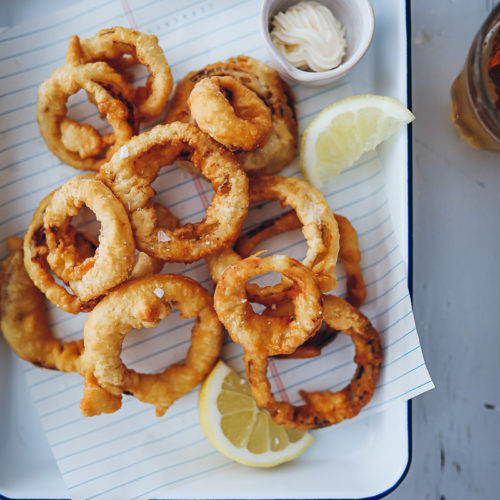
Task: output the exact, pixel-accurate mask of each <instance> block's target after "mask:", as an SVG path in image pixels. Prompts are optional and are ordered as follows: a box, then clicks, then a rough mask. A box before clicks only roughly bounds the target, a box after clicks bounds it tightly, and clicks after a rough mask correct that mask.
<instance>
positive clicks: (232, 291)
mask: <svg viewBox="0 0 500 500" xmlns="http://www.w3.org/2000/svg"><path fill="white" fill-rule="evenodd" d="M273 271H274V272H278V273H282V274H283V275H284V276H286V277H287V278H288V279H289V280H291V282H292V283H293V288H294V293H293V294H292V301H293V304H294V306H295V310H294V317H292V316H280V317H271V316H267V315H259V314H256V313H255V312H254V311H253V309H252V306H251V304H250V301H249V300H248V297H247V293H246V287H245V285H246V284H247V282H248V280H249V279H251V278H253V277H255V276H259V275H263V274H266V273H269V272H273ZM214 304H215V310H216V311H217V314H218V316H219V318H220V320H221V321H222V323H223V324H224V326H225V327H226V330H227V331H228V333H229V335H230V336H231V338H232V339H233V340H234V341H235V342H238V343H239V344H241V345H243V346H244V348H245V351H249V352H254V351H255V352H257V353H261V354H262V353H265V355H266V356H272V355H275V354H289V353H292V352H294V351H295V350H296V349H297V347H299V346H300V345H302V344H303V343H304V342H305V341H306V340H307V339H308V338H310V337H311V336H312V335H314V333H315V332H316V331H317V330H318V328H319V327H320V326H321V322H322V312H323V311H322V307H323V305H322V300H321V291H320V289H319V284H318V281H317V279H316V276H315V275H314V274H313V273H312V272H311V270H310V269H309V268H307V267H305V266H304V265H302V264H301V263H300V262H298V261H297V260H295V259H292V258H291V257H288V256H286V255H273V256H271V257H264V258H259V257H258V255H253V256H251V257H248V258H246V259H243V260H240V261H239V262H237V263H236V264H233V265H232V266H230V267H228V268H227V269H226V270H225V271H224V273H223V274H222V276H221V278H220V280H219V282H218V283H217V287H216V289H215V295H214Z"/></svg>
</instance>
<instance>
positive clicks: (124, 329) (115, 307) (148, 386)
mask: <svg viewBox="0 0 500 500" xmlns="http://www.w3.org/2000/svg"><path fill="white" fill-rule="evenodd" d="M170 302H172V304H173V305H175V307H178V308H179V309H180V311H181V317H182V318H192V317H195V318H196V322H195V324H194V326H193V329H192V332H191V346H190V348H189V350H188V353H187V356H186V359H185V361H184V362H183V363H176V364H174V365H171V366H170V367H168V368H166V369H165V370H164V371H162V372H160V373H154V374H144V373H138V372H136V371H134V370H132V369H130V368H127V367H126V366H125V365H124V364H123V362H122V361H121V358H120V353H121V348H122V342H123V338H124V336H125V335H126V334H127V333H129V332H130V331H131V330H132V329H133V328H142V327H146V328H149V327H153V326H156V325H157V324H158V323H159V322H160V321H161V320H162V319H163V318H165V317H166V316H168V315H169V314H170V311H171V309H172V308H171V305H170ZM222 337H223V328H222V325H221V324H220V322H219V320H218V318H217V314H216V313H215V310H214V308H213V298H212V296H211V295H210V294H209V293H208V292H207V291H206V290H205V289H204V288H203V287H202V286H201V285H199V284H198V283H196V282H195V281H193V280H192V279H190V278H188V277H186V276H179V275H172V274H157V275H150V276H146V277H144V278H141V279H137V280H134V281H130V282H128V283H125V284H123V285H121V286H120V287H118V288H116V289H115V290H113V291H112V292H110V293H109V294H108V295H107V296H106V297H105V298H104V299H103V300H102V301H101V302H100V303H99V304H98V305H97V306H96V307H95V309H94V310H93V311H92V313H91V314H90V315H89V317H88V319H87V322H86V323H85V328H84V340H85V352H84V354H83V357H82V364H83V370H84V373H85V389H84V395H83V399H82V401H81V404H80V408H81V410H82V412H83V414H84V415H87V416H89V415H95V414H98V413H99V408H100V401H99V399H100V398H97V401H95V400H94V391H95V390H96V384H98V387H101V388H103V389H104V390H106V391H108V392H110V393H111V394H114V395H115V396H117V397H120V395H121V394H122V393H123V392H125V393H130V394H132V395H134V396H135V397H136V398H138V399H139V400H141V401H143V402H145V403H150V404H153V405H155V406H156V415H157V416H162V415H163V414H164V413H165V411H166V410H167V409H168V408H169V406H170V405H171V404H172V403H173V402H174V401H176V400H177V399H179V398H180V397H181V396H183V395H185V394H187V393H188V392H189V391H190V390H192V389H194V387H196V386H197V385H198V384H199V383H200V382H201V381H202V380H203V378H204V377H205V375H207V373H209V372H210V370H211V369H212V368H213V366H214V364H215V363H216V361H217V359H218V357H219V353H220V349H221V346H222ZM93 377H95V378H93Z"/></svg>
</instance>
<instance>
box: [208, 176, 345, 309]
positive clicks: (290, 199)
mask: <svg viewBox="0 0 500 500" xmlns="http://www.w3.org/2000/svg"><path fill="white" fill-rule="evenodd" d="M249 194H250V203H252V204H253V203H258V202H260V201H263V200H269V199H271V200H277V201H279V202H280V203H281V205H282V206H290V207H291V208H293V209H294V211H295V212H296V214H297V217H298V219H299V220H300V222H301V225H302V232H303V234H304V237H305V239H306V241H307V244H308V248H307V253H306V257H305V258H304V260H303V261H302V263H303V264H304V265H305V266H307V267H309V268H311V269H312V271H313V272H314V273H315V274H316V276H317V278H318V280H319V283H320V286H321V290H322V291H323V292H327V291H330V290H333V289H334V288H335V287H336V286H337V281H336V278H335V267H336V264H337V256H338V253H339V238H340V237H339V230H338V226H337V222H336V220H335V217H334V216H333V213H332V211H331V209H330V206H329V205H328V203H327V201H326V200H325V197H324V196H323V194H322V193H320V192H319V191H318V190H317V189H314V188H313V187H312V186H311V185H310V184H308V183H307V182H304V181H301V180H299V179H296V178H294V177H276V176H258V177H252V178H251V180H250V184H249ZM240 258H241V257H240V256H239V255H238V254H237V253H236V252H235V251H234V250H232V248H225V249H223V250H222V251H221V252H219V253H217V254H214V255H210V256H208V257H207V258H206V261H207V266H208V270H209V272H210V276H211V277H212V279H213V280H214V282H215V283H217V282H218V281H219V279H220V277H221V275H222V273H223V272H224V270H225V269H226V268H227V266H228V265H231V264H234V263H235V262H238V261H239V260H240ZM289 287H290V284H289V283H287V281H286V279H283V281H282V283H279V284H277V285H273V286H270V287H259V286H258V285H255V284H252V283H250V284H248V285H247V292H248V294H249V298H250V299H251V301H252V302H259V303H261V304H264V305H269V304H273V303H278V302H282V301H283V300H285V299H286V298H287V289H288V288H289Z"/></svg>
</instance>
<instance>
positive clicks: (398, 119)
mask: <svg viewBox="0 0 500 500" xmlns="http://www.w3.org/2000/svg"><path fill="white" fill-rule="evenodd" d="M414 119H415V116H414V115H413V113H412V112H411V111H409V110H408V109H407V108H406V107H405V106H404V105H403V104H401V103H400V102H399V101H396V100H395V99H392V98H391V97H384V96H378V95H356V96H352V97H348V98H346V99H342V100H341V101H339V102H336V103H335V104H332V105H331V106H328V107H327V108H325V109H324V110H323V111H321V112H320V113H319V114H318V115H317V116H316V117H315V118H314V119H313V121H312V122H311V123H310V124H309V125H308V126H307V128H306V130H305V131H304V134H303V136H302V145H301V150H300V166H301V169H302V172H303V174H304V177H305V178H306V179H307V180H308V181H309V182H310V183H311V184H312V185H313V186H314V187H316V188H321V187H322V186H323V185H324V184H326V183H327V182H329V181H331V180H332V179H333V178H335V177H336V176H337V175H338V174H339V173H340V172H342V170H345V169H346V168H348V167H350V166H351V165H353V164H354V162H355V161H356V160H358V159H359V158H361V156H362V155H363V154H364V153H366V152H368V151H371V150H373V149H375V148H376V147H377V146H378V145H379V144H380V143H381V142H383V141H385V140H386V139H388V138H389V137H391V136H392V135H393V134H394V133H395V132H396V131H397V130H398V129H399V128H400V127H401V126H403V125H405V124H408V123H410V122H411V121H413V120H414Z"/></svg>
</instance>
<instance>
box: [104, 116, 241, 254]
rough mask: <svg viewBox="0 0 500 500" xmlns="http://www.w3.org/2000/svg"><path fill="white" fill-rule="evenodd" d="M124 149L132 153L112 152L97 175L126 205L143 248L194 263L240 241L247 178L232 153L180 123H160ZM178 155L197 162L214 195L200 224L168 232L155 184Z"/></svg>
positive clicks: (141, 248)
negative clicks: (162, 221)
mask: <svg viewBox="0 0 500 500" xmlns="http://www.w3.org/2000/svg"><path fill="white" fill-rule="evenodd" d="M126 147H127V151H128V156H127V157H125V158H120V155H119V154H116V155H114V156H113V157H112V158H111V160H110V161H109V162H108V163H106V164H105V165H103V166H102V168H101V170H100V172H99V174H98V176H97V177H98V179H100V180H102V181H103V182H104V183H105V184H106V185H107V186H109V187H110V188H111V190H112V191H113V192H114V193H115V195H116V196H117V197H118V199H119V200H120V201H121V202H122V203H123V205H124V206H125V207H126V208H127V210H128V212H129V216H130V221H131V223H132V229H133V231H134V236H135V240H136V244H137V247H138V248H139V249H140V250H141V251H143V252H146V253H147V254H148V255H151V256H155V257H158V258H160V259H163V260H166V261H168V262H194V261H195V260H198V259H201V258H203V257H205V256H207V255H209V254H210V253H214V252H217V251H218V250H220V249H221V248H223V247H224V246H227V245H231V244H232V243H233V242H234V241H235V240H236V238H237V237H238V235H239V233H240V230H241V226H242V224H243V220H244V218H245V216H246V214H247V211H248V178H247V176H246V175H245V172H244V171H243V170H242V169H241V167H240V166H239V164H238V162H237V161H236V159H235V158H234V156H233V155H232V154H231V153H229V152H228V151H227V150H225V149H224V148H223V147H222V146H220V145H219V144H218V143H216V142H215V141H214V140H213V139H211V138H210V137H209V136H208V135H207V134H205V133H203V132H202V131H201V130H200V129H199V128H198V127H197V126H195V125H190V124H187V123H179V122H177V123H170V124H168V125H157V126H156V127H154V128H153V129H151V130H149V131H147V132H143V133H142V134H141V135H140V136H137V137H134V138H132V139H131V140H130V141H129V142H128V143H127V144H126ZM179 157H181V158H187V159H189V160H190V161H192V162H193V164H194V165H195V166H196V168H197V169H198V170H199V172H200V173H201V175H203V176H204V177H205V178H206V179H208V180H209V181H210V182H211V184H212V188H213V189H214V191H215V194H214V196H213V198H212V201H211V203H210V205H209V206H208V208H207V210H206V216H205V218H204V219H203V220H202V221H201V222H198V223H196V224H185V225H183V226H181V227H179V228H176V229H174V230H170V229H168V228H166V227H162V226H161V225H160V224H159V221H158V220H157V217H156V214H155V211H154V207H153V197H154V195H155V191H154V189H153V188H152V187H151V183H152V182H153V181H154V179H155V178H156V177H157V175H158V172H159V170H160V168H161V167H162V166H164V165H170V164H171V163H173V162H174V161H175V160H176V159H177V158H179Z"/></svg>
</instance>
